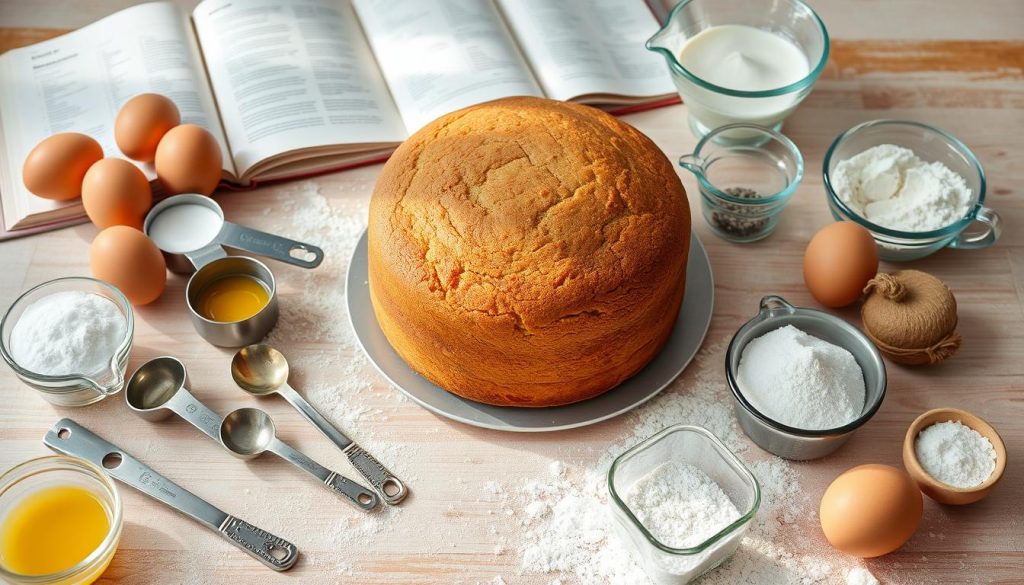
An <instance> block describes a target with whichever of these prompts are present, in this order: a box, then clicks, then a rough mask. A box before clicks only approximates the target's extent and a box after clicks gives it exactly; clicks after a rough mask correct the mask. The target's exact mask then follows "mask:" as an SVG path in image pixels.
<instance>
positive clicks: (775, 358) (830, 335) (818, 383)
mask: <svg viewBox="0 0 1024 585" xmlns="http://www.w3.org/2000/svg"><path fill="white" fill-rule="evenodd" d="M726 378H727V379H728V382H729V386H730V388H731V390H732V393H733V397H734V398H736V417H737V418H738V419H739V422H740V426H741V427H742V428H743V430H744V431H745V432H746V433H747V435H748V436H749V437H750V438H751V439H752V440H753V441H754V442H755V443H757V444H758V445H759V446H760V447H762V448H763V449H765V450H767V451H769V452H771V453H774V454H776V455H778V456H780V457H784V458H786V459H815V458H817V457H823V456H825V455H827V454H829V453H831V452H832V451H834V450H835V449H837V448H838V447H839V446H840V445H842V444H843V443H844V442H845V441H846V440H847V439H848V438H849V436H850V434H851V433H853V431H855V430H856V429H857V428H859V427H860V426H861V425H863V424H864V423H865V422H867V421H868V419H870V418H871V416H872V415H873V414H874V413H875V411H877V410H878V407H879V406H880V405H881V403H882V398H883V397H884V396H885V382H886V377H885V365H884V364H883V363H882V358H881V356H880V355H879V354H878V350H877V349H876V348H875V346H874V345H873V344H872V343H871V341H870V340H868V338H867V337H865V336H864V334H863V333H861V332H860V331H859V330H858V329H857V328H856V327H854V326H852V325H850V324H849V323H847V322H846V321H844V320H842V319H840V318H838V317H835V316H833V315H830V314H829V313H826V312H824V311H818V310H815V309H804V308H797V307H794V306H793V305H791V304H789V303H788V302H786V301H785V299H783V298H781V297H778V296H774V295H773V296H767V297H764V298H763V299H761V307H760V311H759V312H758V314H757V315H756V316H755V317H754V318H753V319H751V320H750V321H748V322H747V323H746V324H744V325H743V327H741V328H740V329H739V331H737V332H736V335H735V336H734V337H733V339H732V342H731V343H730V345H729V349H728V352H727V354H726Z"/></svg>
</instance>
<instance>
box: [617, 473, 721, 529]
mask: <svg viewBox="0 0 1024 585" xmlns="http://www.w3.org/2000/svg"><path fill="white" fill-rule="evenodd" d="M623 501H624V502H625V503H626V506H628V507H629V509H630V511H632V512H633V515H634V516H636V518H637V520H639V521H640V523H641V524H643V525H644V528H646V529H647V531H648V532H650V533H651V535H652V536H654V538H657V539H658V540H659V541H660V542H661V543H663V544H666V545H668V546H670V547H672V548H690V547H693V546H697V545H698V544H700V543H702V542H704V541H705V540H707V539H709V538H711V537H712V536H714V535H715V534H718V532H719V531H721V530H722V529H723V528H725V527H726V526H728V525H730V524H732V523H733V522H735V521H736V520H737V519H739V517H740V516H741V514H740V512H739V510H737V509H736V505H735V504H733V503H732V500H730V499H729V496H727V495H726V494H725V492H723V491H722V488H721V486H719V485H718V484H717V483H716V482H715V480H713V479H711V478H710V477H708V474H706V473H704V472H703V471H701V470H700V469H697V468H696V467H694V466H693V465H689V464H686V463H679V462H677V461H669V462H668V463H665V464H663V465H660V466H658V467H657V468H655V469H654V471H651V472H650V473H648V474H647V475H645V476H644V477H642V478H640V479H639V480H637V482H636V483H634V484H633V485H632V486H630V487H629V489H628V490H626V493H625V494H623Z"/></svg>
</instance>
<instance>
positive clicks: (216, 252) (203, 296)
mask: <svg viewBox="0 0 1024 585" xmlns="http://www.w3.org/2000/svg"><path fill="white" fill-rule="evenodd" d="M142 229H143V231H145V232H146V235H148V236H149V237H150V238H152V240H153V242H154V243H156V246H157V247H158V248H160V251H161V252H162V253H163V255H164V258H165V259H166V261H167V267H168V268H170V269H171V270H172V271H174V272H180V273H190V272H193V273H194V274H192V276H191V277H190V278H189V281H188V284H187V285H186V286H185V300H186V304H187V305H188V308H189V312H190V314H191V317H192V325H193V326H194V327H195V329H196V331H198V332H199V334H200V335H202V336H203V338H204V339H206V340H207V341H209V342H210V343H212V344H214V345H217V346H220V347H242V346H245V345H251V344H253V343H257V342H259V341H260V340H261V339H263V337H264V336H265V335H266V334H267V333H268V332H269V331H270V330H271V329H272V328H273V327H274V325H275V324H276V323H277V316H278V309H277V283H276V281H275V279H274V274H273V273H272V272H271V271H270V268H269V267H267V265H266V264H264V263H263V262H260V261H259V260H256V259H255V258H249V257H248V256H228V255H227V252H226V251H225V250H224V248H225V247H229V248H234V249H238V250H244V251H246V252H252V253H253V254H259V255H261V256H267V257H269V258H273V259H275V260H279V261H281V262H286V263H288V264H293V265H296V266H301V267H302V268H315V267H317V266H319V265H320V262H322V261H323V258H324V252H323V250H321V249H320V248H318V247H317V246H313V245H311V244H305V243H303V242H297V241H295V240H290V239H288V238H282V237H281V236H275V235H273V234H268V233H266V232H261V231H259V230H254V229H251V228H247V227H243V226H240V225H237V224H234V223H231V222H229V221H225V220H224V211H223V210H222V209H221V207H220V205H217V202H216V201H214V200H213V199H210V198H209V197H207V196H205V195H197V194H191V193H189V194H184V195H175V196H174V197H169V198H167V199H165V200H163V201H161V202H160V203H158V204H157V205H155V206H154V207H153V209H151V210H150V211H149V213H148V214H147V215H146V220H145V222H143V225H142ZM215 297H217V298H220V299H222V301H220V302H221V304H222V305H238V304H240V303H242V302H245V303H246V304H247V305H251V306H250V307H249V310H248V311H246V312H245V313H244V314H239V313H238V312H237V311H234V310H232V311H228V313H225V314H219V313H215V312H213V311H211V310H210V308H209V306H208V305H210V304H211V303H212V302H213V301H211V299H213V298H215ZM204 307H206V308H205V309H204Z"/></svg>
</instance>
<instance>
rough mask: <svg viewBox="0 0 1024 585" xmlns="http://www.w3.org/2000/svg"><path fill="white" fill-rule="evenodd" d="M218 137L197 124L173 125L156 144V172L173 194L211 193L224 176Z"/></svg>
mask: <svg viewBox="0 0 1024 585" xmlns="http://www.w3.org/2000/svg"><path fill="white" fill-rule="evenodd" d="M221 163H222V160H221V154H220V146H219V145H218V144H217V139H216V138H214V137H213V134H210V133H209V132H207V131H206V130H205V129H203V128H200V127H199V126H196V125H195V124H183V125H181V126H177V127H175V128H171V130H170V131H169V132H167V134H164V137H163V138H162V139H161V140H160V145H159V146H157V148H156V161H155V164H156V176H157V178H159V179H160V182H161V183H162V184H163V186H164V189H166V190H167V192H168V194H170V195H177V194H178V193H202V194H203V195H209V194H210V193H213V190H214V189H216V188H217V183H218V182H220V177H221Z"/></svg>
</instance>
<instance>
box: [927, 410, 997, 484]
mask: <svg viewBox="0 0 1024 585" xmlns="http://www.w3.org/2000/svg"><path fill="white" fill-rule="evenodd" d="M914 451H915V452H916V453H917V460H918V461H919V462H920V463H921V467H923V468H924V470H925V472H927V473H928V475H930V476H932V477H934V478H935V479H937V480H939V481H941V482H942V483H944V484H947V485H951V486H953V487H957V488H972V487H975V486H978V485H981V484H982V483H984V482H985V480H986V479H988V478H989V476H991V475H992V472H993V471H995V469H996V450H995V448H994V447H993V446H992V443H991V441H989V440H988V439H987V438H986V437H984V436H982V434H981V433H979V432H978V431H976V430H974V429H972V428H971V427H969V426H966V425H964V424H963V423H961V422H960V421H958V420H955V421H954V420H951V421H946V422H940V423H935V424H933V425H929V426H928V427H926V428H925V429H923V430H922V431H921V432H920V433H919V434H918V435H917V440H916V441H915V442H914Z"/></svg>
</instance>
